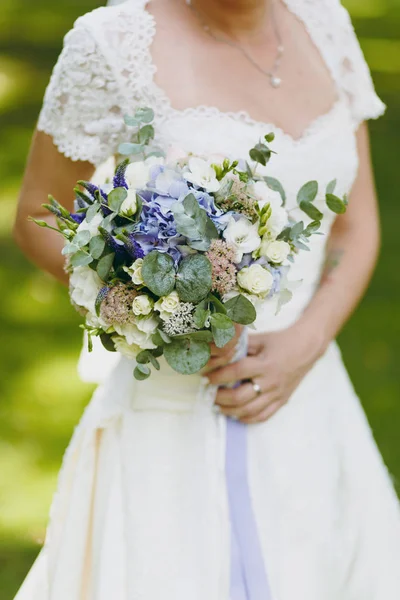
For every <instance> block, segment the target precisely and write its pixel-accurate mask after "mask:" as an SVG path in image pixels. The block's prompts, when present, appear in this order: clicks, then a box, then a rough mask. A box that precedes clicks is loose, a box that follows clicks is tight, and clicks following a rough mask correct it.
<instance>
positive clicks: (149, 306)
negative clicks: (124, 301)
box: [132, 294, 154, 317]
mask: <svg viewBox="0 0 400 600" xmlns="http://www.w3.org/2000/svg"><path fill="white" fill-rule="evenodd" d="M153 304H154V302H153V300H152V299H151V298H149V296H146V294H142V295H141V296H136V298H135V299H134V301H133V302H132V310H133V313H134V314H135V315H136V316H137V317H139V316H140V315H149V314H150V313H151V311H152V310H153Z"/></svg>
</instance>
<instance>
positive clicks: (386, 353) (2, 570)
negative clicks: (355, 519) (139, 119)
mask: <svg viewBox="0 0 400 600" xmlns="http://www.w3.org/2000/svg"><path fill="white" fill-rule="evenodd" d="M344 3H345V4H346V5H347V6H348V8H350V10H351V13H352V16H353V18H354V23H355V26H356V30H357V33H358V34H359V36H360V39H361V43H362V46H363V49H364V51H365V53H366V55H367V59H368V61H369V63H370V65H371V67H372V70H373V74H374V78H375V82H376V86H377V88H378V91H379V93H380V94H381V96H382V98H383V99H384V101H385V102H386V103H387V104H388V106H389V109H388V112H387V115H386V118H384V119H381V120H380V121H378V122H374V123H372V124H371V132H372V138H373V158H374V163H375V167H376V175H377V184H378V190H379V193H380V198H381V206H382V220H383V240H384V244H383V251H382V255H381V261H380V265H379V268H378V270H377V272H376V274H375V277H374V280H373V282H372V285H371V287H370V290H369V292H368V294H367V296H366V298H365V300H364V301H363V303H362V305H361V307H360V308H359V309H358V311H357V313H356V315H355V316H354V317H353V319H352V320H351V322H350V323H349V324H348V326H347V327H346V329H345V331H344V332H343V333H342V335H341V340H340V341H341V345H342V349H343V352H344V357H345V360H346V362H347V365H348V367H349V370H350V372H351V375H352V377H353V380H354V384H355V387H356V389H357V391H358V393H359V394H360V396H361V398H362V400H363V403H364V406H365V409H366V411H367V414H368V417H369V419H370V421H371V423H372V426H373V429H374V432H375V435H376V437H377V440H378V442H379V444H380V447H381V449H382V452H383V455H384V458H385V460H386V461H387V463H388V465H389V468H390V470H391V472H392V473H393V474H394V477H395V478H396V479H398V478H399V477H400V446H399V444H398V429H399V426H400V375H399V367H398V359H399V356H400V303H399V302H398V295H399V290H400V269H399V268H398V263H397V260H398V253H399V244H398V231H399V227H398V223H399V220H400V202H399V197H398V196H399V192H398V190H399V185H398V184H399V181H398V173H399V167H398V149H399V141H400V137H399V136H400V0H345V2H344ZM99 4H100V2H99V1H98V0H79V2H78V0H75V2H73V1H71V0H57V2H55V1H54V0H35V2H32V0H2V2H1V8H0V182H1V186H0V203H1V204H0V207H1V208H0V210H1V212H0V214H1V219H0V256H1V264H0V285H1V294H0V335H1V338H0V339H1V344H0V590H1V598H3V599H4V600H11V599H12V598H13V596H14V594H15V592H16V590H17V588H18V587H19V585H20V583H21V581H22V579H23V578H24V576H25V574H26V572H27V571H28V569H29V567H30V565H31V563H32V562H33V560H34V558H35V556H36V554H37V552H38V550H39V548H40V545H41V542H42V539H43V535H44V528H45V524H46V520H47V512H48V508H49V503H50V500H51V495H52V493H53V491H54V487H55V483H56V475H57V471H58V469H59V466H60V462H61V457H62V454H63V451H64V449H65V447H66V445H67V443H68V440H69V438H70V436H71V433H72V430H73V427H74V424H76V423H77V421H78V419H79V417H80V415H81V412H82V409H83V407H84V406H85V404H86V403H87V402H88V400H89V398H90V394H91V392H92V387H91V386H89V385H85V384H82V383H81V382H80V381H79V380H78V377H77V374H76V362H77V357H78V353H79V350H80V344H81V334H80V330H79V329H78V327H77V325H78V321H79V319H78V318H77V316H76V315H75V313H74V311H73V310H72V308H71V307H70V305H69V302H68V299H67V295H66V292H65V290H64V289H62V288H61V287H60V286H58V284H56V283H55V282H53V281H52V280H51V279H50V278H49V277H47V276H46V275H44V274H42V273H40V272H38V271H37V270H35V269H34V268H33V267H32V266H30V265H29V264H28V263H27V261H26V260H25V258H24V257H23V256H22V255H21V253H20V252H19V250H18V249H17V248H16V247H15V246H14V244H13V241H12V239H11V235H10V230H11V224H12V220H13V214H14V211H15V205H16V199H17V194H18V188H19V185H20V180H21V175H22V172H23V167H24V161H25V157H26V154H27V150H28V147H29V141H30V136H31V132H32V128H33V126H34V123H35V119H36V117H37V114H38V111H39V108H40V104H41V100H42V96H43V92H44V89H45V86H46V83H47V81H48V78H49V73H50V70H51V68H52V66H53V64H54V62H55V60H56V58H57V55H58V53H59V51H60V48H61V43H62V37H63V35H64V33H65V32H66V31H67V30H68V29H69V28H70V27H71V25H72V23H73V21H74V19H75V18H76V17H77V16H78V15H79V14H83V13H84V12H86V11H88V10H91V9H93V8H95V7H96V6H98V5H99ZM396 359H397V360H396Z"/></svg>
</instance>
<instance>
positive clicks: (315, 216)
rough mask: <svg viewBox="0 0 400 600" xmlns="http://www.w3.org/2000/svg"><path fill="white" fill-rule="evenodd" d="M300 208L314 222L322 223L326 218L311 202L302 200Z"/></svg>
mask: <svg viewBox="0 0 400 600" xmlns="http://www.w3.org/2000/svg"><path fill="white" fill-rule="evenodd" d="M300 208H301V210H302V211H303V212H304V213H306V215H307V216H308V217H310V219H312V220H313V221H320V220H321V219H322V217H323V216H324V215H323V214H322V212H321V211H320V210H318V208H317V207H316V206H315V205H314V204H312V203H311V202H306V201H305V200H302V201H301V202H300Z"/></svg>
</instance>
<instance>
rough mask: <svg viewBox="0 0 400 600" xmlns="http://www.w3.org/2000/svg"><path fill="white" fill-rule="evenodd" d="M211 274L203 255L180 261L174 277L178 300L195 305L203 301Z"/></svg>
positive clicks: (207, 261)
mask: <svg viewBox="0 0 400 600" xmlns="http://www.w3.org/2000/svg"><path fill="white" fill-rule="evenodd" d="M143 265H144V263H143ZM211 272H212V267H211V263H210V261H209V260H208V258H207V257H206V256H204V255H203V254H191V255H189V256H186V257H185V258H184V259H183V260H182V261H181V263H180V265H179V269H178V273H177V276H176V291H177V292H178V295H179V298H180V300H182V302H194V303H195V304H197V303H198V302H200V301H201V300H203V299H204V298H205V297H206V296H207V295H208V293H209V292H210V290H211V287H212V278H211ZM142 274H143V267H142Z"/></svg>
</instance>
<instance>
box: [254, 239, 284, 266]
mask: <svg viewBox="0 0 400 600" xmlns="http://www.w3.org/2000/svg"><path fill="white" fill-rule="evenodd" d="M260 254H261V256H266V257H267V258H268V260H270V261H271V262H273V263H275V264H281V263H283V261H284V260H286V259H287V257H288V256H289V254H290V245H289V244H288V243H287V242H284V241H281V240H275V241H273V242H271V241H270V240H268V238H263V241H262V242H261V247H260Z"/></svg>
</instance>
